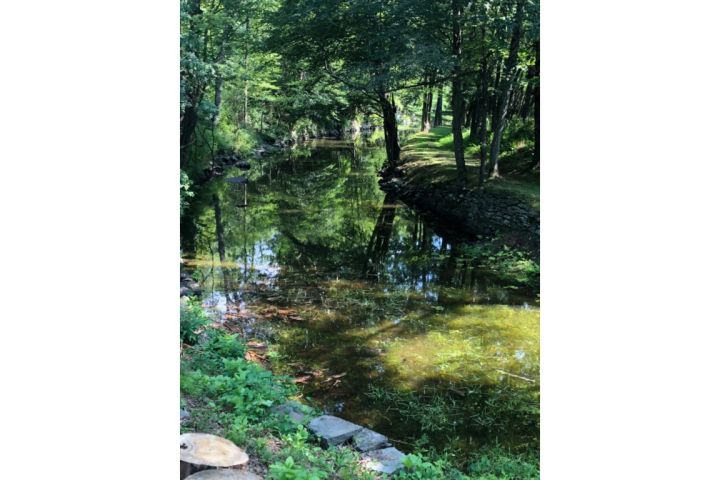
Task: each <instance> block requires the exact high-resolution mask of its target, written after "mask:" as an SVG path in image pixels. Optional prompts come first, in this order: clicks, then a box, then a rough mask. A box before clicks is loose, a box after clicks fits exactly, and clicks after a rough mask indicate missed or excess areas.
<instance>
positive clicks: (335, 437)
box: [308, 415, 363, 446]
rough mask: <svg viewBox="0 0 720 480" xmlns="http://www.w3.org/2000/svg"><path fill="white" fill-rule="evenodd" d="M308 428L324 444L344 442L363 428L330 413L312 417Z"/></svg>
mask: <svg viewBox="0 0 720 480" xmlns="http://www.w3.org/2000/svg"><path fill="white" fill-rule="evenodd" d="M308 428H309V429H310V431H311V432H312V433H314V434H315V435H316V436H318V437H320V438H321V439H322V441H323V445H324V446H329V445H340V444H341V443H345V442H346V441H348V440H350V438H352V436H353V435H355V434H356V433H359V432H360V430H362V429H363V427H361V426H360V425H355V424H354V423H352V422H348V421H347V420H343V419H342V418H338V417H333V416H332V415H321V416H319V417H317V418H313V419H312V420H311V421H310V424H309V425H308Z"/></svg>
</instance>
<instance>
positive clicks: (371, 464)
mask: <svg viewBox="0 0 720 480" xmlns="http://www.w3.org/2000/svg"><path fill="white" fill-rule="evenodd" d="M404 459H405V454H404V453H402V452H401V451H400V450H398V449H397V448H395V447H388V448H383V449H380V450H373V451H372V452H367V453H363V454H362V455H361V456H360V463H361V465H362V466H363V467H364V468H366V469H368V470H374V471H376V472H380V473H387V474H393V473H395V472H396V471H398V470H400V469H401V468H403V463H402V462H403V460H404Z"/></svg>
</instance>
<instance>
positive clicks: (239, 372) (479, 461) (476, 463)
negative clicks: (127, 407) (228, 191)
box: [180, 302, 539, 480]
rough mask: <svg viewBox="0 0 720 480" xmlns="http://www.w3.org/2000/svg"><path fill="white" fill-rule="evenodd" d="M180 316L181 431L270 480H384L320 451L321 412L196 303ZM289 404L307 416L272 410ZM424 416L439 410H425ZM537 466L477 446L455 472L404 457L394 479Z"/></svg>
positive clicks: (441, 457)
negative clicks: (208, 440)
mask: <svg viewBox="0 0 720 480" xmlns="http://www.w3.org/2000/svg"><path fill="white" fill-rule="evenodd" d="M181 312H182V313H181V335H182V341H183V349H182V354H181V362H180V367H181V368H180V390H181V408H184V409H186V410H187V411H189V413H190V417H189V419H188V420H186V421H185V422H183V423H182V424H181V431H182V432H189V431H194V432H206V433H213V434H216V435H220V436H222V437H225V438H228V439H229V440H231V441H233V442H235V443H236V444H237V445H239V446H240V447H242V448H244V449H246V450H247V452H248V454H249V455H250V456H251V458H253V459H254V461H251V465H254V467H253V468H255V469H256V470H259V472H258V473H261V474H263V475H265V478H268V479H271V480H320V479H348V480H349V479H359V480H363V479H366V480H370V479H377V478H386V477H384V476H376V475H374V474H371V473H369V472H367V471H364V470H362V469H361V467H360V463H359V454H358V453H357V452H355V451H354V450H352V449H351V448H348V447H342V446H341V447H331V448H329V449H327V450H325V449H322V448H321V447H320V446H319V444H318V443H317V442H316V441H315V440H314V439H313V438H312V437H311V435H310V434H309V432H308V430H307V429H306V425H304V424H305V423H307V421H308V419H310V418H312V416H313V415H317V414H319V412H317V411H316V410H314V409H313V408H311V407H308V406H306V405H303V404H301V403H300V402H298V401H297V398H298V389H297V387H296V385H295V384H294V383H292V381H291V379H290V378H289V377H286V376H282V375H276V374H274V373H272V372H270V371H269V370H267V369H265V368H263V367H262V366H260V365H258V364H256V363H254V362H252V361H249V360H246V359H245V353H246V351H247V349H246V344H245V341H244V340H243V339H242V338H240V337H238V336H237V335H234V334H230V333H227V332H226V331H224V330H222V329H220V328H215V327H214V326H212V325H211V324H210V321H209V320H208V319H207V317H206V316H205V314H204V312H203V310H202V307H201V306H200V305H199V304H197V303H195V302H187V303H184V304H183V305H181ZM388 400H390V401H393V402H397V403H398V404H401V403H402V402H403V401H404V400H402V399H388ZM288 402H292V403H293V406H294V408H295V409H296V410H299V411H302V412H303V413H304V414H305V420H303V422H302V423H296V422H295V421H293V420H292V419H291V418H290V417H289V416H287V415H286V414H284V413H280V412H277V411H276V410H275V409H274V407H277V406H279V405H283V404H286V403H288ZM445 407H446V406H443V408H445ZM426 413H427V415H435V414H437V413H438V412H437V411H435V410H432V408H431V409H430V410H428V412H426ZM423 415H425V413H423ZM437 421H442V420H441V419H438V420H437ZM255 460H256V461H255ZM537 464H538V461H537V458H536V457H532V456H529V455H528V454H514V453H510V452H508V451H507V450H504V449H502V448H500V447H495V448H483V449H479V450H478V451H477V452H476V454H475V455H473V456H472V459H471V461H470V462H467V463H466V464H465V465H463V466H462V467H463V469H464V471H461V470H460V469H459V468H458V467H460V465H458V464H457V463H456V462H455V461H454V458H453V455H452V453H451V452H449V451H445V452H435V451H433V450H432V449H431V448H427V447H425V448H418V449H417V451H416V452H415V453H414V454H411V455H408V456H407V457H406V460H405V470H404V471H402V472H401V473H400V474H398V475H396V476H395V477H393V478H400V479H444V478H447V479H457V480H516V479H517V480H520V479H533V478H539V477H538V469H537Z"/></svg>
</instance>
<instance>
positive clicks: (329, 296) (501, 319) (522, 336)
mask: <svg viewBox="0 0 720 480" xmlns="http://www.w3.org/2000/svg"><path fill="white" fill-rule="evenodd" d="M384 155H385V151H384V148H383V146H382V145H377V144H372V142H362V141H355V142H353V141H337V140H318V141H314V142H311V143H308V144H306V145H301V146H297V147H295V148H293V149H288V150H284V151H282V152H280V153H276V154H273V155H268V156H264V157H262V158H257V159H254V160H253V161H252V162H251V163H252V168H251V169H250V170H249V171H247V172H246V171H240V170H237V169H229V170H227V171H226V173H225V176H224V177H222V178H217V179H214V180H213V181H211V182H210V183H208V184H207V185H206V186H205V187H203V189H202V190H201V191H200V192H197V195H198V196H197V198H196V201H195V204H194V206H193V208H192V209H191V211H190V213H189V214H188V218H186V219H185V221H184V222H183V232H182V238H183V262H184V267H183V268H185V269H187V270H188V271H190V272H192V273H193V275H194V277H195V278H196V279H197V280H198V281H199V283H200V284H201V286H202V289H203V295H202V301H203V304H204V306H205V307H206V309H207V310H208V311H209V312H210V313H211V314H212V316H213V318H215V320H217V321H218V322H222V323H223V324H224V325H225V327H226V328H228V329H229V330H231V331H236V332H238V333H241V334H242V335H243V336H245V337H246V338H247V339H248V340H250V341H255V342H256V343H258V344H269V345H271V348H270V349H269V350H263V349H259V350H258V351H257V355H258V357H257V358H258V361H262V362H264V363H265V364H266V365H270V366H272V368H273V370H274V371H276V372H277V373H282V374H287V375H289V376H291V377H292V378H293V381H295V382H296V383H297V384H298V385H299V386H300V389H301V391H302V395H303V399H304V400H305V401H307V402H309V403H312V404H314V405H315V406H317V407H319V408H321V409H323V410H325V411H326V412H327V413H330V414H333V415H337V416H340V417H343V418H345V419H348V420H350V421H354V422H357V423H361V424H363V425H367V426H369V427H371V428H374V429H376V430H378V431H380V432H381V433H384V434H386V435H387V436H389V437H390V438H391V439H393V440H394V441H396V442H397V445H398V446H399V447H402V446H403V445H406V444H407V445H410V444H412V445H414V446H434V447H436V448H438V449H443V448H453V449H455V450H457V451H461V452H471V451H472V450H474V449H476V448H478V447H480V446H482V445H488V444H493V445H494V444H498V443H499V444H502V445H506V446H509V447H518V448H527V447H536V446H537V443H538V441H539V342H538V340H539V316H540V312H539V297H538V293H539V292H538V287H537V282H536V281H531V279H530V280H529V279H528V278H525V277H523V275H521V274H517V275H509V274H508V272H507V271H505V270H502V269H499V268H498V265H499V264H500V265H505V264H509V265H510V267H508V268H509V269H510V271H511V272H518V271H520V272H521V273H522V267H523V265H524V264H523V263H522V262H523V260H518V259H517V258H516V257H513V255H512V252H511V251H508V253H507V258H505V257H503V258H499V256H498V254H497V253H496V252H495V253H491V254H490V253H488V252H489V250H487V249H486V248H485V246H484V245H483V244H482V243H480V242H468V241H467V239H455V238H451V237H450V236H448V235H447V234H445V235H443V233H442V229H441V228H440V227H436V226H434V225H440V224H441V223H438V219H429V218H424V217H423V216H422V215H420V214H418V213H417V212H415V211H413V210H412V209H411V208H409V207H407V206H406V205H403V204H402V202H400V201H398V200H397V199H394V198H392V197H390V196H388V195H386V194H385V193H384V192H383V191H382V190H381V189H380V188H379V186H378V173H377V172H378V170H380V168H381V167H382V165H383V162H384ZM239 175H247V176H248V179H249V182H248V184H247V186H244V185H239V184H232V183H229V182H227V181H225V180H226V179H227V178H229V177H237V176H239ZM245 189H247V190H245ZM493 252H494V250H493ZM501 254H502V251H501ZM500 256H502V255H500ZM501 260H502V261H503V262H505V263H502V262H500V261H501ZM499 262H500V263H499ZM508 262H509V263H508ZM512 262H515V263H514V264H513V263H512ZM513 269H514V270H513Z"/></svg>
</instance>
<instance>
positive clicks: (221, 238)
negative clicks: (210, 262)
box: [213, 194, 225, 262]
mask: <svg viewBox="0 0 720 480" xmlns="http://www.w3.org/2000/svg"><path fill="white" fill-rule="evenodd" d="M213 208H214V209H215V237H216V238H217V246H218V253H219V254H220V262H224V261H225V232H224V231H223V225H222V214H221V210H220V198H219V197H218V196H217V194H215V195H213Z"/></svg>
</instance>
